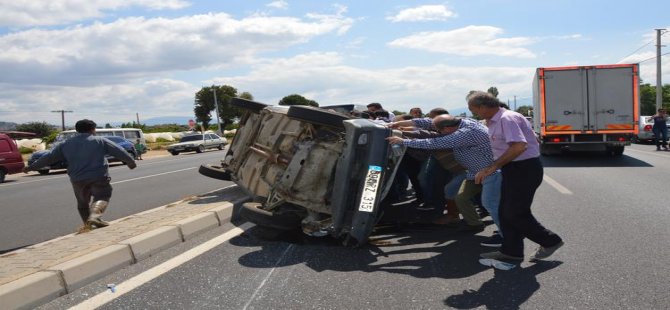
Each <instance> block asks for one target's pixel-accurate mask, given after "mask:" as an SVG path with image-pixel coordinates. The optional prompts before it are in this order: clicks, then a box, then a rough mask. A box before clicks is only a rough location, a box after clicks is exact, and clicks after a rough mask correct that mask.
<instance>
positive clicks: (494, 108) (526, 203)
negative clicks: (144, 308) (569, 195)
mask: <svg viewBox="0 0 670 310" xmlns="http://www.w3.org/2000/svg"><path fill="white" fill-rule="evenodd" d="M467 99H468V108H469V109H470V111H471V112H472V113H474V114H477V115H479V116H480V117H482V118H484V119H486V121H487V127H488V133H489V139H490V140H491V147H492V148H493V157H494V162H493V164H492V165H490V166H489V167H487V168H484V169H483V170H481V171H480V172H479V173H477V175H476V176H475V182H481V181H482V180H483V179H484V178H485V177H486V176H488V175H490V174H491V173H493V172H495V171H496V170H497V169H501V170H502V175H503V178H502V179H503V180H502V198H501V200H500V210H499V212H500V226H501V229H502V233H503V236H505V238H503V242H502V247H501V248H500V250H499V251H496V252H491V253H483V254H482V255H481V257H482V258H483V260H480V262H481V263H482V264H487V263H486V262H487V260H489V261H490V260H499V261H521V260H523V257H524V255H523V239H524V238H528V239H530V240H531V241H533V242H535V243H537V244H539V245H540V247H539V248H538V249H537V251H536V252H535V253H534V254H533V255H532V256H531V258H530V260H531V261H537V260H541V259H545V258H547V257H549V256H550V255H551V254H553V253H554V252H555V251H556V250H557V249H558V248H560V247H561V246H562V245H563V240H562V239H561V237H559V236H558V235H556V234H555V233H553V232H551V231H550V230H548V229H546V228H544V227H543V226H542V224H540V223H539V222H538V221H537V220H536V219H535V217H534V216H533V214H532V213H531V210H530V208H531V205H532V203H533V197H534V196H535V191H536V190H537V188H538V187H539V186H540V184H541V183H542V177H543V174H544V168H543V167H542V163H541V162H540V158H539V156H540V152H539V144H538V141H537V138H536V137H535V133H534V132H533V130H532V129H531V127H530V124H529V123H528V120H526V118H525V117H523V115H521V114H519V113H517V112H514V111H509V110H507V109H505V108H501V107H500V105H501V104H502V103H501V102H500V101H499V100H498V98H496V97H494V96H493V95H491V94H489V93H485V92H474V93H472V94H470V95H468V97H467ZM494 266H495V265H494Z"/></svg>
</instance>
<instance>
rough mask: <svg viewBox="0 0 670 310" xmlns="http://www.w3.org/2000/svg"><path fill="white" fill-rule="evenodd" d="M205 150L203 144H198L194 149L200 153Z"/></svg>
mask: <svg viewBox="0 0 670 310" xmlns="http://www.w3.org/2000/svg"><path fill="white" fill-rule="evenodd" d="M204 151H205V146H204V145H198V148H197V149H196V150H195V152H196V153H202V152H204Z"/></svg>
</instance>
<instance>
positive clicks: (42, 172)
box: [37, 169, 49, 175]
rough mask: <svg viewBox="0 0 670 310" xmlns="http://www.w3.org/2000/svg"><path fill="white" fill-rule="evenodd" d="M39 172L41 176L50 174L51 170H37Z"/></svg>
mask: <svg viewBox="0 0 670 310" xmlns="http://www.w3.org/2000/svg"><path fill="white" fill-rule="evenodd" d="M37 172H38V173H39V174H41V175H47V174H49V169H42V170H37Z"/></svg>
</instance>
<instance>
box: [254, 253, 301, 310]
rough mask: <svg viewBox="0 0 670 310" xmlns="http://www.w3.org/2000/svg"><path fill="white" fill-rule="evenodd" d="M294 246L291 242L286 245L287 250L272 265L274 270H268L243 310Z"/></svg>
mask: <svg viewBox="0 0 670 310" xmlns="http://www.w3.org/2000/svg"><path fill="white" fill-rule="evenodd" d="M292 248H293V244H289V246H288V247H286V250H284V253H282V254H281V256H280V257H279V259H278V260H277V262H276V263H275V265H274V267H272V270H270V272H268V275H267V276H265V279H263V281H262V282H261V284H260V285H258V287H257V288H256V290H255V291H254V294H253V295H251V298H249V300H248V301H247V303H246V304H245V305H244V307H243V308H242V310H246V309H247V308H249V305H250V304H251V302H252V301H254V298H256V295H258V292H260V290H261V288H263V286H265V282H267V281H268V279H270V276H272V274H273V273H274V272H275V269H277V266H279V263H281V261H282V260H284V256H286V253H288V251H289V250H290V249H292Z"/></svg>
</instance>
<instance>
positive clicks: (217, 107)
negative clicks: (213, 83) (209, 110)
mask: <svg viewBox="0 0 670 310" xmlns="http://www.w3.org/2000/svg"><path fill="white" fill-rule="evenodd" d="M211 91H212V92H213V93H214V106H215V107H216V126H217V127H218V128H219V129H218V131H219V136H223V131H222V130H221V122H220V121H219V101H218V100H217V99H216V89H214V88H212V89H211Z"/></svg>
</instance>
